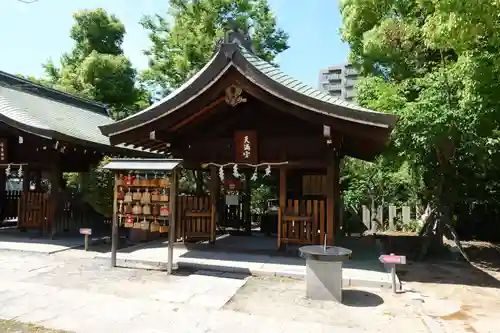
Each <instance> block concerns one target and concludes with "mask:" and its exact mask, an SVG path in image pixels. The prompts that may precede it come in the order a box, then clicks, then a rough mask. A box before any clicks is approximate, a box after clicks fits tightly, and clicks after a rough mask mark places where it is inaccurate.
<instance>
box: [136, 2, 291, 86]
mask: <svg viewBox="0 0 500 333" xmlns="http://www.w3.org/2000/svg"><path fill="white" fill-rule="evenodd" d="M168 14H169V16H170V17H171V19H172V20H170V17H169V18H167V17H163V16H160V15H155V16H146V17H144V19H143V20H142V22H141V23H142V25H143V26H144V28H146V29H147V30H149V38H150V40H151V42H152V46H151V47H150V49H148V50H147V51H145V54H146V55H147V56H149V58H150V67H149V69H148V70H146V71H145V72H144V73H143V80H144V82H146V83H147V84H148V85H149V86H150V87H155V88H157V89H158V90H159V93H160V94H161V95H166V94H167V93H168V92H169V91H171V89H173V88H177V87H179V86H180V85H181V84H183V83H184V82H185V81H186V80H187V79H188V78H189V77H190V76H191V75H193V74H194V73H196V72H197V71H198V70H200V69H201V68H202V67H203V66H204V65H205V64H206V63H207V62H208V61H209V59H210V58H211V57H212V55H213V52H214V50H215V46H216V43H217V41H219V40H220V39H221V38H223V36H224V33H225V31H227V30H228V29H229V28H230V26H231V25H232V24H234V25H235V26H236V28H238V29H239V30H240V31H241V32H244V33H248V34H249V35H250V36H251V38H252V43H253V46H254V48H255V50H256V53H257V55H258V56H260V57H261V58H263V59H265V60H267V61H270V62H272V61H273V59H274V58H275V56H276V55H277V54H278V53H280V52H283V51H284V50H286V49H287V48H288V44H287V40H288V35H287V34H286V33H285V32H284V31H283V30H281V29H279V28H278V27H277V22H276V17H275V16H274V14H273V13H272V11H271V10H270V8H269V5H268V3H267V0H238V1H233V0H198V1H192V0H170V8H169V13H168ZM169 22H172V24H170V23H169ZM230 22H231V23H230ZM233 28H234V27H233Z"/></svg>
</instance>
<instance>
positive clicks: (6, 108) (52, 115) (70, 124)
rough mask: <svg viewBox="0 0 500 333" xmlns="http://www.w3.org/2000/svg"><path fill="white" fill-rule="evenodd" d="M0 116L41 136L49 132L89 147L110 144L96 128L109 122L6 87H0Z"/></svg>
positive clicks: (67, 106) (53, 101)
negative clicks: (87, 143)
mask: <svg viewBox="0 0 500 333" xmlns="http://www.w3.org/2000/svg"><path fill="white" fill-rule="evenodd" d="M0 114H1V115H3V116H4V117H7V118H9V119H10V120H12V121H14V122H17V123H19V124H22V125H24V126H30V127H33V128H35V129H40V130H44V132H45V131H53V132H55V133H59V134H62V135H67V136H70V137H74V138H77V139H80V140H85V141H89V142H92V143H97V144H104V145H109V144H110V142H109V138H108V137H106V136H104V135H102V134H101V132H100V131H99V127H98V126H100V125H107V124H111V123H113V120H112V119H111V118H109V117H107V116H105V115H103V114H100V113H97V112H94V111H91V110H86V109H83V108H81V107H76V106H73V105H70V104H67V103H63V102H58V101H55V100H52V99H48V98H44V97H40V96H37V95H35V94H33V93H30V92H26V91H22V90H18V89H15V88H11V87H9V86H1V85H0ZM35 134H37V133H35Z"/></svg>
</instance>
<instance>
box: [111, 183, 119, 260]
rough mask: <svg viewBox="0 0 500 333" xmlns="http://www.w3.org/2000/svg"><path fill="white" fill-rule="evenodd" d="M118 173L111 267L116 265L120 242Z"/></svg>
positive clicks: (112, 230) (114, 185)
mask: <svg viewBox="0 0 500 333" xmlns="http://www.w3.org/2000/svg"><path fill="white" fill-rule="evenodd" d="M118 177H119V175H118V174H115V182H114V184H113V216H112V221H111V223H112V224H111V267H116V252H117V251H118V243H119V242H120V226H119V225H118V223H119V221H118V202H117V201H118V186H117V185H116V183H117V181H118Z"/></svg>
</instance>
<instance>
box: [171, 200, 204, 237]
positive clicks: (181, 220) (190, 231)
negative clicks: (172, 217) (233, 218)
mask: <svg viewBox="0 0 500 333" xmlns="http://www.w3.org/2000/svg"><path fill="white" fill-rule="evenodd" d="M177 198H178V199H177V214H176V215H177V221H176V234H177V238H178V239H179V238H180V239H182V240H187V239H189V238H196V239H198V240H200V239H205V238H206V239H209V238H210V234H211V229H212V228H211V223H212V215H213V214H211V216H209V217H187V216H186V212H189V211H193V210H194V211H206V212H211V210H212V209H211V208H212V207H211V205H210V197H209V196H208V195H206V196H201V197H197V196H193V195H180V196H178V197H177Z"/></svg>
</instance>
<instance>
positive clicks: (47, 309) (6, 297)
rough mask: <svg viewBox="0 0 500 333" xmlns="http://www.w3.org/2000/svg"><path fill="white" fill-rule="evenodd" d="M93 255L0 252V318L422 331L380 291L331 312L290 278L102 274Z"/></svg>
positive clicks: (353, 292) (225, 328)
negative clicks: (307, 297) (305, 295)
mask: <svg viewBox="0 0 500 333" xmlns="http://www.w3.org/2000/svg"><path fill="white" fill-rule="evenodd" d="M96 254H97V253H96V252H85V251H81V250H68V251H64V252H60V253H56V254H53V255H40V254H33V253H20V252H19V253H18V252H12V251H0V319H5V320H9V319H15V320H18V321H21V322H34V323H37V324H40V325H42V326H45V327H48V328H54V329H60V330H66V331H70V332H82V333H89V332H92V333H98V332H107V333H110V332H119V333H128V332H140V333H147V332H167V331H168V332H190V333H192V332H195V333H196V332H235V331H239V332H266V333H267V332H287V333H288V332H301V333H302V332H315V333H316V332H336V333H360V332H361V333H362V332H366V333H375V332H384V333H391V332H397V333H400V332H408V333H420V332H426V331H425V329H426V328H425V327H426V326H425V324H424V323H423V321H422V318H421V316H420V315H419V314H418V311H419V309H418V307H416V306H415V305H414V301H412V299H411V298H410V297H408V296H407V295H405V294H402V295H393V294H391V293H390V292H389V290H381V289H366V288H364V289H359V288H356V289H349V290H347V291H346V293H345V296H344V297H345V304H344V305H340V304H334V303H327V302H316V301H309V300H306V299H305V297H304V293H305V289H304V288H305V286H304V282H303V281H299V280H292V279H280V278H276V277H267V278H257V277H248V276H246V275H242V274H236V273H221V272H219V273H216V272H204V271H197V272H191V273H190V272H184V273H182V274H181V273H180V274H177V275H174V276H167V275H166V274H165V273H164V272H161V271H152V270H138V269H126V268H115V269H111V268H109V262H108V261H105V260H104V261H103V260H97V259H95V258H94V257H95V255H96Z"/></svg>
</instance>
